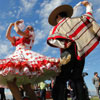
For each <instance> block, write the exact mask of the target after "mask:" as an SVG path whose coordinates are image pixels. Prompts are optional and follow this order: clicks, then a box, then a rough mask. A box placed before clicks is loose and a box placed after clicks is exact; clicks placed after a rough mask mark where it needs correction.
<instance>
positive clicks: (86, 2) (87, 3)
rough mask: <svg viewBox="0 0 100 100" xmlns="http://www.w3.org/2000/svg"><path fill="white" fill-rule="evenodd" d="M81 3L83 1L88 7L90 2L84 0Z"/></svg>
mask: <svg viewBox="0 0 100 100" xmlns="http://www.w3.org/2000/svg"><path fill="white" fill-rule="evenodd" d="M81 3H82V4H83V5H84V6H85V7H86V6H87V5H89V2H88V1H85V0H84V1H82V2H81Z"/></svg>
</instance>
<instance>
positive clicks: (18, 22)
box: [15, 20, 23, 25]
mask: <svg viewBox="0 0 100 100" xmlns="http://www.w3.org/2000/svg"><path fill="white" fill-rule="evenodd" d="M22 22H23V20H18V21H16V22H15V23H16V24H17V25H19V24H20V23H22Z"/></svg>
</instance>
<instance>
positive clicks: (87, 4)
mask: <svg viewBox="0 0 100 100" xmlns="http://www.w3.org/2000/svg"><path fill="white" fill-rule="evenodd" d="M81 4H83V5H84V6H85V7H86V13H88V12H90V13H91V14H92V13H93V9H92V4H91V3H89V2H88V1H82V2H81Z"/></svg>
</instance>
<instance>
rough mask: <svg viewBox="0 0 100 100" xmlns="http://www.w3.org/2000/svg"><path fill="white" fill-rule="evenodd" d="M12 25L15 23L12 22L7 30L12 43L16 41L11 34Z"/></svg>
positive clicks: (7, 35)
mask: <svg viewBox="0 0 100 100" xmlns="http://www.w3.org/2000/svg"><path fill="white" fill-rule="evenodd" d="M12 26H14V23H11V24H10V25H9V27H8V29H7V31H6V38H7V39H8V40H9V41H10V42H11V43H14V42H15V41H14V38H13V37H12V36H11V29H12Z"/></svg>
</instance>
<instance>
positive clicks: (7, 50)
mask: <svg viewBox="0 0 100 100" xmlns="http://www.w3.org/2000/svg"><path fill="white" fill-rule="evenodd" d="M11 48H12V46H11V45H10V43H8V41H0V57H2V56H3V58H4V56H5V57H6V56H8V55H9V54H11V53H12V50H11Z"/></svg>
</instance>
